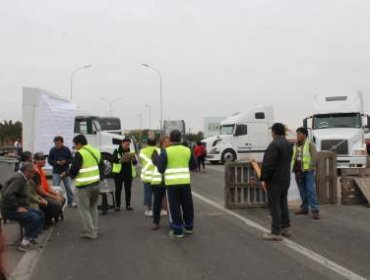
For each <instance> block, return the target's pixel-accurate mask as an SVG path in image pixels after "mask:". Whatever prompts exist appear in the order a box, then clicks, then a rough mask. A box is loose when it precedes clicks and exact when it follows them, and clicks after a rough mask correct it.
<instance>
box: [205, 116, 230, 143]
mask: <svg viewBox="0 0 370 280" xmlns="http://www.w3.org/2000/svg"><path fill="white" fill-rule="evenodd" d="M225 118H226V117H206V118H204V137H205V138H207V137H211V136H216V135H218V134H219V131H220V124H221V122H222V121H223V120H224V119H225Z"/></svg>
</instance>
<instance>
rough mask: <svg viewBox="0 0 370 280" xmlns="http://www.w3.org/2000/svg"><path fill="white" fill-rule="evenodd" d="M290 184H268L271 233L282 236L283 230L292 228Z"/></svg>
mask: <svg viewBox="0 0 370 280" xmlns="http://www.w3.org/2000/svg"><path fill="white" fill-rule="evenodd" d="M289 185H290V182H281V183H268V185H267V195H268V204H269V207H270V212H271V217H272V223H271V233H272V234H280V233H281V230H282V229H284V228H288V227H290V219H289V209H288V189H289Z"/></svg>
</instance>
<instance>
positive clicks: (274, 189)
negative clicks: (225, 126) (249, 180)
mask: <svg viewBox="0 0 370 280" xmlns="http://www.w3.org/2000/svg"><path fill="white" fill-rule="evenodd" d="M285 131H286V128H285V126H284V125H283V124H282V123H274V124H273V126H272V127H271V135H272V138H273V140H272V142H271V143H270V145H269V146H268V147H267V149H266V152H265V154H264V157H263V162H262V170H261V171H262V173H261V181H262V185H263V186H264V188H265V189H267V196H268V205H269V208H270V213H271V217H272V223H271V232H270V233H265V234H263V236H262V238H263V239H264V240H276V241H278V240H282V236H284V237H290V236H291V232H290V229H289V228H290V218H289V210H288V189H289V185H290V162H291V157H292V147H291V145H290V143H289V142H288V141H287V140H286V138H285Z"/></svg>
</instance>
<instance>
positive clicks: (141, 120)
mask: <svg viewBox="0 0 370 280" xmlns="http://www.w3.org/2000/svg"><path fill="white" fill-rule="evenodd" d="M137 116H139V120H140V123H139V129H140V140H139V143H140V144H141V138H142V134H143V128H142V126H143V114H142V113H139V114H137Z"/></svg>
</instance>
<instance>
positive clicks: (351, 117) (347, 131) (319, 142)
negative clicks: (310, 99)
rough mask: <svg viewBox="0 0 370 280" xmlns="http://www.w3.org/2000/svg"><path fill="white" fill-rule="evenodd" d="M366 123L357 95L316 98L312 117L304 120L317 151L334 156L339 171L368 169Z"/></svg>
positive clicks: (360, 94)
mask: <svg viewBox="0 0 370 280" xmlns="http://www.w3.org/2000/svg"><path fill="white" fill-rule="evenodd" d="M368 123H369V122H368V116H367V115H366V114H365V112H364V102H363V96H362V93H360V92H357V93H352V94H343V95H325V94H318V95H316V96H315V100H314V108H313V115H312V116H310V117H308V118H305V119H304V121H303V125H304V126H305V127H306V128H309V129H310V132H311V133H310V138H311V140H312V141H313V142H314V143H315V145H316V148H317V150H318V151H333V152H336V153H337V167H338V168H354V167H359V168H364V167H366V166H367V159H368V156H367V148H366V142H365V132H366V130H368V128H367V127H368Z"/></svg>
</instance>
